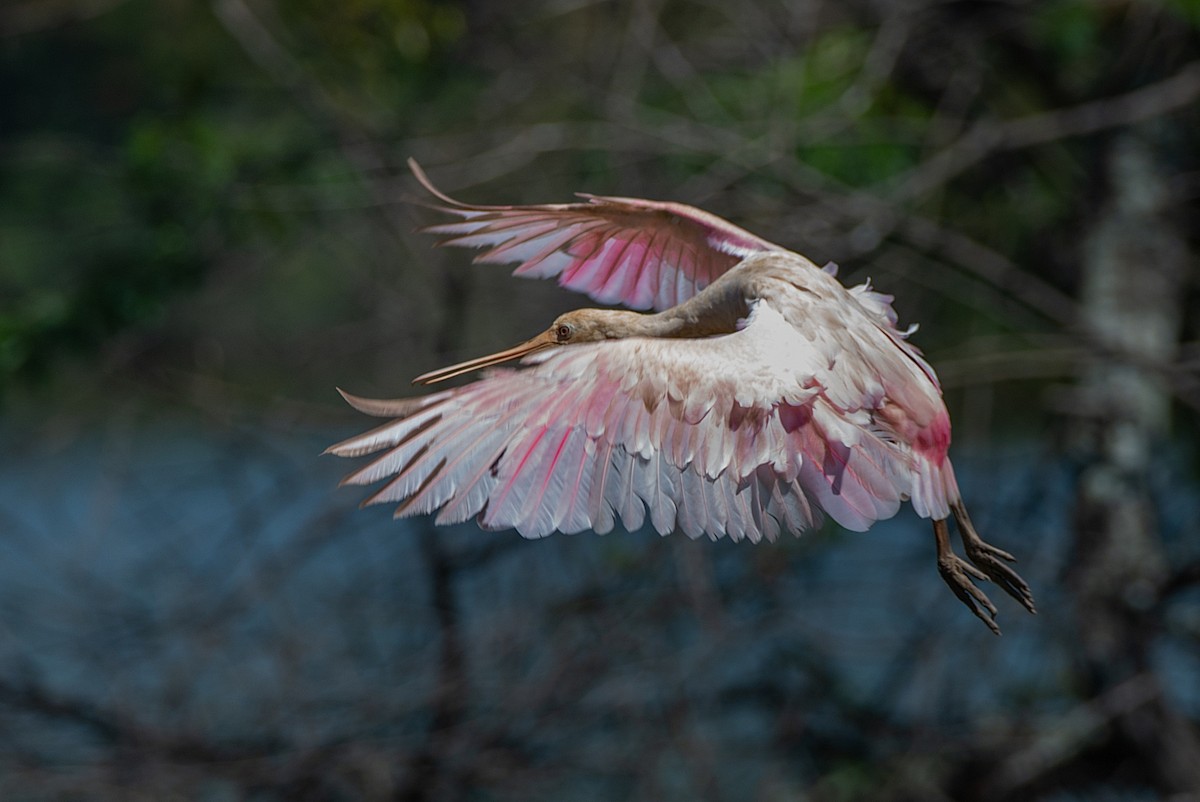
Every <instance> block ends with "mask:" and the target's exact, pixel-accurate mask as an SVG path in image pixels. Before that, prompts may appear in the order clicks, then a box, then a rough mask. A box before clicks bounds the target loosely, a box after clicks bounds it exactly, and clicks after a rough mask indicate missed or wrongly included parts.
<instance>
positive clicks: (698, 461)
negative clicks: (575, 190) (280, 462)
mask: <svg viewBox="0 0 1200 802" xmlns="http://www.w3.org/2000/svg"><path fill="white" fill-rule="evenodd" d="M525 362H526V364H527V365H529V367H527V368H525V369H523V370H515V371H514V370H506V371H496V372H493V373H491V374H489V375H487V376H485V377H484V378H483V379H481V380H479V381H477V382H475V383H473V384H469V385H466V386H464V387H460V388H456V389H451V390H445V391H442V392H439V393H434V394H432V395H429V396H425V397H422V398H413V399H407V400H402V401H367V400H364V399H357V398H354V397H351V396H347V400H348V401H349V402H350V403H351V404H353V405H354V406H355V407H357V408H359V409H360V410H362V411H364V412H367V413H369V414H372V415H380V416H393V417H396V418H398V419H397V420H394V421H392V422H390V423H387V424H385V425H383V426H382V427H380V428H378V429H375V430H373V431H371V432H367V433H366V434H363V435H360V436H358V437H352V438H350V439H348V440H346V441H344V442H342V443H339V444H337V445H335V446H332V447H330V449H329V451H330V452H332V453H334V454H337V455H339V456H346V457H353V456H360V455H363V454H368V453H373V452H377V451H384V453H383V454H382V455H381V456H379V457H377V458H376V459H375V460H374V461H373V462H371V463H370V464H368V465H366V466H365V467H362V468H360V469H358V470H356V471H355V472H354V473H352V474H350V475H349V476H348V477H346V479H345V483H347V484H371V483H374V482H378V481H381V480H385V479H386V480H388V481H387V483H386V484H385V485H384V486H383V487H382V488H381V489H379V490H378V491H377V492H375V494H374V495H372V496H371V497H369V498H368V499H367V501H366V502H365V503H369V504H370V503H379V502H393V503H398V504H399V505H400V506H399V507H398V509H397V512H396V515H397V517H399V516H403V515H413V514H421V513H432V512H435V511H440V512H439V515H438V518H437V522H438V523H439V524H442V523H457V522H460V521H465V520H467V519H469V518H472V517H478V519H479V522H480V524H481V525H482V526H483V527H485V528H489V529H500V528H508V527H512V528H516V529H517V530H518V531H520V532H521V534H523V535H525V536H526V537H540V536H542V535H546V534H549V533H550V532H553V531H555V530H558V531H561V532H567V533H571V532H579V531H583V530H586V529H591V530H594V531H596V532H600V533H603V532H607V531H609V530H610V529H612V528H613V526H614V524H615V522H616V519H617V518H618V517H619V518H620V519H621V521H622V523H623V524H624V526H625V527H626V528H627V529H630V530H633V529H637V528H639V527H641V526H642V524H643V523H644V522H645V520H646V518H647V516H648V517H649V520H650V521H651V523H652V524H653V525H654V527H655V529H657V530H658V531H659V532H660V533H663V534H666V533H668V532H671V531H673V530H675V529H676V528H679V529H682V530H683V531H684V532H685V533H687V534H688V535H690V536H692V537H699V536H700V535H701V534H708V535H709V536H711V537H713V538H717V537H720V536H722V535H726V534H727V535H729V536H730V537H731V538H733V539H735V540H737V539H741V538H749V539H750V540H752V541H757V540H759V539H761V538H763V537H767V538H775V537H776V536H778V534H779V532H780V531H781V530H785V531H787V530H790V531H793V532H796V533H799V532H802V531H804V530H805V529H808V528H810V527H812V526H814V525H815V524H817V523H818V522H819V521H820V519H821V511H822V510H823V511H824V512H826V513H828V514H829V515H830V516H831V517H832V518H833V519H834V520H836V521H837V522H838V523H840V524H841V525H842V526H844V527H846V528H848V529H854V530H864V529H866V528H867V527H869V526H870V525H871V524H872V523H873V522H874V521H876V520H879V519H882V518H887V517H890V516H891V515H893V514H894V513H895V512H896V510H897V508H898V506H899V504H900V501H901V500H902V499H903V498H904V497H906V496H907V495H908V493H909V491H910V487H909V485H910V483H911V474H912V471H911V464H910V463H911V453H910V452H909V451H908V449H907V447H906V446H905V445H903V444H900V443H897V442H894V441H893V440H892V439H890V438H888V437H887V436H885V435H881V434H880V433H879V431H878V430H877V429H875V427H874V426H873V425H872V423H871V416H870V412H869V410H868V409H867V408H865V407H864V408H861V409H854V408H847V405H846V404H845V402H844V400H842V401H839V403H838V404H836V405H835V404H834V403H833V402H832V401H831V400H830V399H829V397H827V394H831V395H834V396H836V397H838V398H840V399H844V398H845V397H847V396H848V395H852V394H853V393H852V391H851V390H850V389H848V388H846V387H838V388H836V391H833V390H834V389H835V388H829V387H826V386H825V385H824V384H823V383H822V382H823V381H826V382H828V381H836V380H837V379H836V378H835V377H833V376H832V374H831V373H830V372H829V371H828V370H827V368H828V363H827V361H826V360H825V358H824V357H822V356H821V354H820V353H819V352H818V350H817V349H816V348H815V347H814V346H813V344H812V343H811V342H810V341H808V340H806V339H805V338H804V337H803V336H801V335H800V334H798V333H797V332H796V330H795V329H793V328H792V327H791V326H789V325H788V324H787V323H786V321H784V319H783V318H782V317H781V316H780V315H779V314H778V313H776V312H775V311H774V310H773V309H771V308H770V307H769V306H768V305H767V304H766V302H758V303H756V304H755V305H754V309H753V311H752V313H751V316H750V319H749V321H748V323H747V325H746V326H745V327H744V328H743V329H742V330H740V331H738V332H735V333H733V334H729V335H723V336H720V337H714V338H709V339H705V340H656V339H636V338H634V339H625V340H613V341H606V342H600V343H592V344H585V345H576V346H567V347H564V348H559V349H552V350H550V351H546V352H542V353H540V354H537V355H535V356H532V357H527V358H526V360H525ZM831 391H833V392H831ZM861 395H862V397H863V402H864V404H865V403H866V402H867V398H866V396H867V395H869V393H863V394H861Z"/></svg>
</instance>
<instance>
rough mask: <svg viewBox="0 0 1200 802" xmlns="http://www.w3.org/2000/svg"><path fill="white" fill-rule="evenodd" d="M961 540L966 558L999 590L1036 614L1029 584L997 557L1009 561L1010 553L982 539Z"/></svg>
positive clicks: (1010, 559)
mask: <svg viewBox="0 0 1200 802" xmlns="http://www.w3.org/2000/svg"><path fill="white" fill-rule="evenodd" d="M963 540H964V543H963V545H964V547H965V549H966V552H967V558H968V559H970V561H971V562H973V563H975V565H976V567H978V568H979V569H980V570H981V571H982V572H983V573H985V574H987V577H988V579H990V580H992V581H993V582H995V583H996V584H997V585H998V586H999V587H1000V588H1001V590H1003V591H1004V592H1005V593H1007V594H1008V595H1009V596H1012V597H1013V598H1014V599H1016V600H1017V601H1018V602H1020V603H1021V606H1022V607H1024V608H1025V609H1026V610H1028V611H1029V612H1031V613H1033V614H1034V615H1037V607H1035V606H1034V604H1033V592H1032V591H1030V589H1029V585H1027V584H1026V583H1025V580H1024V579H1022V578H1021V575H1020V574H1018V573H1017V572H1016V571H1014V570H1013V569H1012V568H1010V567H1009V566H1007V565H1005V564H1004V563H1002V562H1000V559H997V558H1002V559H1005V560H1008V561H1010V562H1011V561H1012V560H1013V558H1012V555H1010V554H1008V552H1005V551H1001V550H1000V549H998V548H995V547H994V546H992V545H990V544H988V543H986V542H984V541H982V540H979V541H972V540H970V539H968V538H963Z"/></svg>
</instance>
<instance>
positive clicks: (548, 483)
mask: <svg viewBox="0 0 1200 802" xmlns="http://www.w3.org/2000/svg"><path fill="white" fill-rule="evenodd" d="M409 166H410V167H411V169H412V171H413V173H414V175H415V176H416V177H417V179H418V180H419V181H420V182H421V184H422V185H423V186H424V187H425V188H426V189H427V190H428V191H429V192H430V193H431V194H432V195H433V196H434V197H435V198H437V200H438V201H439V204H438V205H437V206H435V208H436V209H438V210H439V211H441V212H444V213H447V214H449V215H452V216H453V217H454V218H455V219H454V220H453V221H452V222H448V223H443V224H441V225H435V226H431V227H429V228H427V229H425V230H426V231H427V232H430V233H433V234H437V235H440V236H441V237H442V238H443V239H442V243H441V244H445V245H456V246H463V247H470V248H477V249H479V253H478V254H477V256H476V257H475V261H476V262H491V263H519V266H518V267H517V268H516V271H515V275H519V276H527V277H536V278H555V279H557V281H558V283H559V284H560V285H562V286H563V287H566V288H568V289H572V290H577V291H579V292H583V293H585V294H587V295H589V296H590V297H592V298H593V299H595V300H597V301H600V302H602V303H606V304H620V305H623V306H626V307H629V309H630V310H637V311H626V310H617V309H579V310H575V311H573V312H568V313H566V314H564V315H561V316H560V317H558V318H557V319H556V320H555V321H554V322H553V323H552V324H551V325H550V327H549V328H547V329H546V330H545V331H543V332H542V333H540V334H538V335H537V336H535V337H534V338H532V339H530V340H528V341H527V342H524V343H522V344H520V345H517V346H515V347H513V348H509V349H507V350H504V351H500V352H498V353H495V354H491V355H490V356H484V357H480V358H478V359H472V360H469V361H467V362H462V363H460V364H457V365H452V366H450V367H447V368H443V369H441V370H435V371H432V372H430V373H426V374H424V375H423V376H419V377H418V378H417V379H415V380H414V381H415V383H419V384H426V385H428V384H436V383H438V382H441V381H443V380H446V379H450V378H453V377H455V376H459V375H462V374H465V373H473V372H475V371H478V370H484V369H489V370H486V371H485V372H484V373H483V374H482V375H481V377H479V378H477V379H476V380H475V381H473V382H471V383H469V384H466V385H464V386H461V387H454V388H451V389H444V390H440V391H438V392H434V393H431V394H429V395H424V396H419V397H413V398H404V399H398V400H383V401H380V400H370V399H364V398H358V397H355V396H352V395H350V394H348V393H345V392H343V393H342V395H343V396H344V397H345V398H346V400H347V401H348V402H349V403H350V404H351V405H352V406H354V407H355V408H356V409H358V410H360V411H362V412H364V413H366V414H369V415H374V416H379V417H386V418H392V419H393V420H391V421H390V422H388V423H385V424H384V425H382V426H380V427H378V428H376V429H374V430H372V431H369V432H367V433H365V434H361V435H358V436H356V437H351V438H349V439H348V440H345V441H343V442H341V443H338V444H336V445H333V446H330V448H329V449H328V450H327V453H333V454H336V455H338V456H342V457H359V456H362V455H365V454H372V453H376V452H382V454H380V455H378V456H376V457H375V458H374V459H373V460H372V461H371V462H369V463H368V464H366V465H365V466H363V467H360V468H358V469H357V470H355V471H354V472H353V473H351V474H350V475H349V476H347V477H346V478H345V479H344V480H343V484H353V485H364V484H373V483H376V482H380V481H384V480H386V483H385V484H383V486H382V487H381V488H379V489H378V490H376V491H375V492H374V493H373V495H371V496H370V497H368V498H367V499H366V501H365V502H364V504H375V503H395V504H397V505H398V507H397V509H396V516H397V517H401V516H406V515H419V514H430V513H434V512H436V513H437V519H436V521H437V523H439V524H450V523H458V522H462V521H466V520H468V519H470V518H476V519H477V520H478V522H479V524H480V525H481V526H482V527H483V528H485V529H506V528H513V529H516V530H517V531H519V532H520V533H521V534H522V535H524V536H525V537H530V538H535V537H542V536H544V535H547V534H549V533H551V532H555V531H559V532H565V533H573V532H581V531H584V530H592V531H595V532H598V533H604V532H608V531H609V530H611V529H612V528H613V527H614V526H615V525H616V523H617V520H618V519H620V522H621V523H622V525H623V526H624V527H625V528H626V529H628V530H630V531H633V530H636V529H639V528H640V527H642V526H643V525H644V524H645V522H646V521H647V520H649V521H650V523H651V525H652V526H653V527H654V528H655V529H656V530H657V531H658V532H659V533H660V534H664V535H665V534H668V533H670V532H673V531H675V530H682V531H683V532H684V533H686V534H687V535H689V536H690V537H693V538H697V537H700V536H701V535H708V536H709V537H711V538H714V539H715V538H719V537H722V536H728V537H730V538H732V539H733V540H741V539H743V538H746V539H749V540H751V541H754V542H757V541H759V540H762V539H764V538H766V539H767V540H773V539H775V538H777V537H778V536H779V535H780V534H781V533H783V532H792V533H795V534H800V533H801V532H804V531H805V530H807V529H811V528H813V527H816V526H819V525H820V523H821V521H822V519H823V516H828V517H830V518H832V519H833V520H834V521H836V522H837V523H838V524H839V525H841V526H843V527H845V528H846V529H851V530H855V531H865V530H866V529H868V528H869V527H870V526H871V525H872V524H873V523H875V522H876V521H879V520H883V519H886V518H890V517H891V516H893V515H895V514H896V512H897V511H898V510H899V508H900V504H901V503H902V502H904V501H909V502H910V503H911V504H912V506H913V508H914V510H915V511H916V512H917V514H918V515H920V516H921V517H922V518H928V519H931V520H932V522H933V532H934V538H935V543H936V548H937V568H938V571H939V573H940V574H941V576H942V579H943V580H945V582H946V584H947V585H949V586H950V589H951V590H952V591H953V592H954V594H955V596H957V597H958V598H959V599H960V600H961V601H962V603H963V604H965V605H966V606H967V607H968V608H969V609H970V610H971V612H972V613H974V614H975V615H976V616H978V617H979V618H980V620H982V621H983V622H984V623H985V624H986V625H987V626H988V627H989V628H990V629H991V630H992V631H993V632H995V633H997V634H999V632H1000V630H999V628H998V627H997V625H996V621H995V617H996V613H997V610H996V607H995V605H994V604H993V603H992V602H991V600H989V599H988V597H987V595H986V594H985V593H984V592H983V591H982V590H980V588H979V587H977V586H976V585H975V583H974V582H973V581H972V580H990V581H992V582H994V583H995V584H996V585H997V586H999V587H1000V588H1001V589H1003V590H1004V591H1005V592H1006V593H1008V594H1009V595H1010V596H1012V597H1013V598H1015V599H1016V600H1017V601H1018V602H1020V604H1021V605H1022V606H1024V607H1025V608H1026V609H1027V610H1028V611H1029V612H1031V613H1033V612H1035V608H1034V603H1033V597H1032V595H1031V593H1030V590H1029V586H1028V585H1027V584H1026V583H1025V581H1024V580H1022V579H1021V577H1020V576H1019V575H1018V574H1017V572H1016V571H1014V570H1013V569H1012V568H1011V567H1010V566H1009V565H1007V564H1006V563H1008V562H1011V561H1012V560H1013V557H1012V555H1011V554H1008V553H1007V552H1005V551H1002V550H1001V549H998V548H996V547H995V546H992V545H991V544H989V543H987V542H985V541H984V540H983V538H981V537H980V536H979V534H978V533H977V532H976V531H975V528H974V527H973V526H972V525H971V519H970V518H969V517H968V516H967V510H966V507H965V506H964V504H963V501H962V497H961V496H960V494H959V490H958V485H957V483H956V482H955V479H954V469H953V468H952V467H951V464H950V459H949V457H948V456H947V451H948V449H949V446H950V418H949V415H948V414H947V411H946V406H945V404H944V403H943V401H942V394H941V390H940V388H939V385H938V380H937V377H936V375H935V374H934V371H933V368H931V367H930V366H929V364H928V363H927V362H926V361H925V360H924V359H923V358H922V357H921V354H920V352H919V351H918V350H917V349H916V348H915V347H913V346H912V345H910V344H909V343H908V341H907V339H906V338H907V335H908V333H909V332H908V331H902V330H900V329H899V328H897V325H896V314H895V312H894V311H893V310H892V306H891V300H892V299H891V297H890V296H887V295H881V294H879V293H877V292H875V291H873V290H872V289H871V288H870V286H869V285H868V284H862V285H859V286H856V287H851V288H847V287H845V286H844V285H842V284H841V283H840V282H839V281H838V280H837V278H836V268H835V267H834V266H833V265H827V266H825V267H824V268H821V267H817V266H816V265H815V264H814V263H812V262H810V261H809V260H808V259H806V258H804V257H803V256H800V255H799V254H797V253H794V252H792V251H789V250H787V249H786V248H783V247H781V246H779V245H775V244H774V243H771V242H768V241H766V240H764V239H761V238H759V237H757V236H755V235H754V234H751V233H750V232H748V231H745V230H743V229H741V228H739V227H737V226H735V225H733V224H731V223H729V222H727V221H725V220H723V219H721V218H719V217H717V216H715V215H712V214H709V213H708V212H705V211H702V210H700V209H697V208H695V207H692V206H687V205H685V204H681V203H668V202H660V201H649V200H638V199H634V198H617V197H601V196H595V195H581V196H580V197H581V198H582V200H580V201H579V202H576V203H565V204H543V205H533V206H480V205H474V204H468V203H461V202H459V201H456V200H454V199H452V198H450V197H448V196H447V195H445V194H443V193H442V192H440V191H439V190H437V189H436V188H435V187H434V186H433V184H432V183H431V182H430V181H429V179H428V178H427V177H426V176H425V174H424V172H423V171H422V170H421V168H420V167H419V166H418V165H417V164H416V162H414V161H412V160H410V161H409ZM642 310H653V311H642ZM910 331H911V330H910ZM512 360H520V367H518V368H516V369H513V368H493V367H492V366H494V365H498V364H500V363H504V362H510V361H512ZM952 516H953V518H954V520H955V523H956V524H957V529H958V533H959V536H960V538H961V540H962V543H963V548H964V551H965V553H966V557H967V559H966V560H964V559H963V558H961V557H959V556H958V555H957V554H956V553H955V551H954V550H953V548H952V545H951V541H950V529H949V519H950V518H951V517H952Z"/></svg>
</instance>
